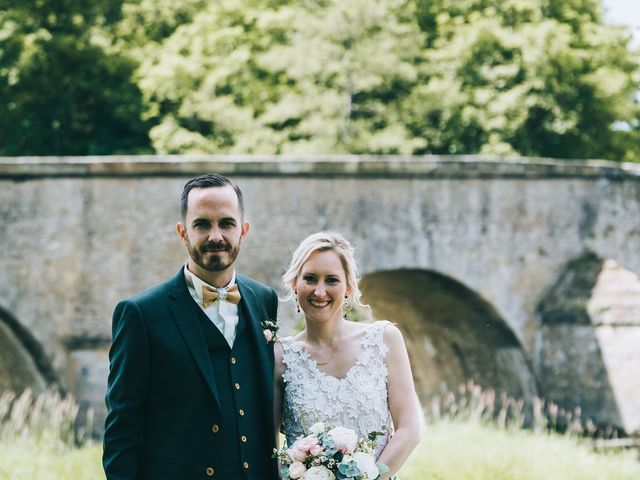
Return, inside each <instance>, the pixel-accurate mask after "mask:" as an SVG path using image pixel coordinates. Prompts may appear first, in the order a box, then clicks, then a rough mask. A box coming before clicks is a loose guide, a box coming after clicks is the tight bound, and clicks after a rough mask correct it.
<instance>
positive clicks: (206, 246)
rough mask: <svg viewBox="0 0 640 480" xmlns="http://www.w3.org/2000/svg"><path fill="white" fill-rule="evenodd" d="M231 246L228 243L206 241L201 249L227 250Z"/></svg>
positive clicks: (205, 250) (208, 250) (209, 250)
mask: <svg viewBox="0 0 640 480" xmlns="http://www.w3.org/2000/svg"><path fill="white" fill-rule="evenodd" d="M229 248H230V247H229V244H228V243H206V244H204V245H203V246H202V248H201V249H200V250H202V251H203V252H226V251H228V250H229Z"/></svg>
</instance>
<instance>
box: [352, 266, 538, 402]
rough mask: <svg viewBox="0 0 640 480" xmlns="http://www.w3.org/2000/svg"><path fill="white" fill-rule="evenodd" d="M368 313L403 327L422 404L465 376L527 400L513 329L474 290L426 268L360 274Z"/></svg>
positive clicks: (528, 381) (525, 368)
mask: <svg viewBox="0 0 640 480" xmlns="http://www.w3.org/2000/svg"><path fill="white" fill-rule="evenodd" d="M361 285H362V291H363V299H364V301H365V302H366V303H368V304H369V305H371V307H372V308H373V311H374V314H375V317H376V318H386V319H389V320H391V321H393V322H395V323H397V324H398V325H399V327H400V328H401V329H402V331H403V335H404V337H405V341H406V343H407V348H408V350H409V354H410V357H411V364H412V368H413V375H414V379H415V382H416V389H417V391H418V395H419V396H420V399H421V401H422V402H423V403H426V402H428V401H429V400H430V399H431V398H432V397H433V396H434V395H442V394H444V393H446V392H447V391H453V390H455V389H457V388H458V386H459V385H460V384H462V383H464V382H466V381H467V380H470V379H472V380H474V382H475V383H476V384H478V385H480V386H481V387H483V388H485V389H494V390H496V391H500V392H506V393H508V394H510V395H512V396H514V397H516V398H525V399H531V398H532V397H533V396H535V395H538V387H537V384H536V380H535V376H534V374H533V372H532V369H531V366H530V365H529V362H528V360H527V357H526V355H525V352H524V350H523V349H522V346H521V345H520V343H519V341H518V339H517V338H516V336H515V334H514V333H513V331H512V330H511V328H510V327H509V326H508V325H507V323H506V322H505V321H504V319H503V318H501V316H500V315H499V314H498V313H497V312H496V310H495V309H494V308H493V307H492V306H491V305H490V304H489V303H488V302H487V301H486V300H484V299H483V298H482V297H481V296H480V295H478V294H477V293H476V292H474V291H472V290H471V289H469V288H468V287H466V286H465V285H463V284H462V283H460V282H458V281H456V280H454V279H453V278H451V277H448V276H446V275H443V274H440V273H438V272H435V271H430V270H418V269H397V270H389V271H377V272H374V273H369V274H367V275H365V276H364V277H363V278H362V282H361Z"/></svg>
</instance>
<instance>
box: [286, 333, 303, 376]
mask: <svg viewBox="0 0 640 480" xmlns="http://www.w3.org/2000/svg"><path fill="white" fill-rule="evenodd" d="M280 345H282V361H283V362H284V365H285V367H287V370H289V369H291V368H294V367H296V366H297V365H301V364H303V363H304V361H305V360H306V356H308V354H306V351H305V350H304V349H303V348H302V345H301V343H300V342H296V341H295V340H294V339H293V337H285V338H283V339H282V340H280Z"/></svg>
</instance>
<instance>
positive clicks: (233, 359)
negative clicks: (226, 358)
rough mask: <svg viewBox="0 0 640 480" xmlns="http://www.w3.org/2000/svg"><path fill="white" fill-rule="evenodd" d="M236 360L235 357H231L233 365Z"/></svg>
mask: <svg viewBox="0 0 640 480" xmlns="http://www.w3.org/2000/svg"><path fill="white" fill-rule="evenodd" d="M236 362H237V360H236V357H231V363H233V364H234V365H235V364H236Z"/></svg>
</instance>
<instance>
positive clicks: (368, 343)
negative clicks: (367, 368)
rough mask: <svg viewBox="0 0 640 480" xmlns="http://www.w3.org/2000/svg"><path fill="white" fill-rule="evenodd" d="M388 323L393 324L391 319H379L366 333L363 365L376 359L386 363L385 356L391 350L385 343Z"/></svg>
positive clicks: (363, 342) (363, 343)
mask: <svg viewBox="0 0 640 480" xmlns="http://www.w3.org/2000/svg"><path fill="white" fill-rule="evenodd" d="M387 325H391V322H390V321H389V320H378V321H376V322H374V323H373V324H372V325H371V327H369V329H368V330H367V331H366V333H365V334H364V338H363V339H362V358H361V363H362V364H363V365H365V364H371V362H376V361H377V362H379V363H380V364H383V363H384V357H385V355H386V354H387V352H388V351H389V347H387V346H386V345H385V344H384V329H385V327H386V326H387Z"/></svg>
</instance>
